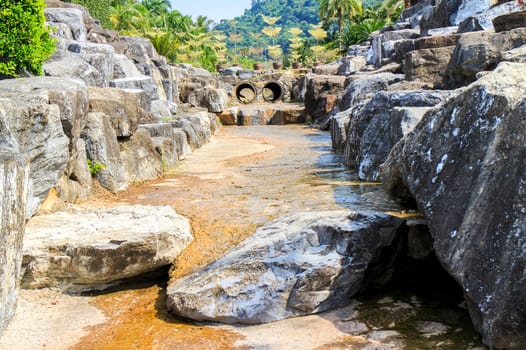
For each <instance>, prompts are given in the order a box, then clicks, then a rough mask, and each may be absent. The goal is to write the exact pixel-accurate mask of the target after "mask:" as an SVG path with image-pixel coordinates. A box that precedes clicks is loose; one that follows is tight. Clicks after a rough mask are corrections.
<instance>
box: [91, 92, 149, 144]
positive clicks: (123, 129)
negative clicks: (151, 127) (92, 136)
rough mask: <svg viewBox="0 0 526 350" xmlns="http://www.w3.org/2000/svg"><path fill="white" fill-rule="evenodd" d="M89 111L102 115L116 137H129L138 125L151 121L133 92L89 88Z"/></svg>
mask: <svg viewBox="0 0 526 350" xmlns="http://www.w3.org/2000/svg"><path fill="white" fill-rule="evenodd" d="M89 111H90V112H91V113H104V114H105V115H107V116H108V117H109V118H110V122H111V125H112V127H113V129H114V130H115V132H116V135H117V136H118V137H130V136H131V135H133V133H134V132H135V131H136V130H137V125H138V124H139V123H144V122H148V121H150V120H151V118H152V117H151V115H150V114H149V113H148V112H147V111H145V110H144V109H143V108H142V107H141V104H140V101H139V100H138V98H137V95H136V94H135V93H133V92H129V91H126V90H122V89H117V88H105V89H102V88H96V87H90V88H89Z"/></svg>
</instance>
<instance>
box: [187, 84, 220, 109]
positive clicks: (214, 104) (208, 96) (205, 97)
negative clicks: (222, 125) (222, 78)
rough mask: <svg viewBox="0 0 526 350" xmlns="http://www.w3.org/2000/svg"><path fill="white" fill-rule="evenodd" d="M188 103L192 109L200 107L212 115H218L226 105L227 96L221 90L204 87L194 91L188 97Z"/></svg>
mask: <svg viewBox="0 0 526 350" xmlns="http://www.w3.org/2000/svg"><path fill="white" fill-rule="evenodd" d="M187 101H188V103H190V104H191V105H192V106H193V107H202V108H206V109H208V111H209V112H212V113H220V112H222V111H224V110H225V108H226V105H227V103H228V95H227V93H226V91H225V90H223V89H216V88H214V87H212V86H205V87H204V88H202V89H195V90H193V91H192V92H191V93H190V94H189V95H188V100H187Z"/></svg>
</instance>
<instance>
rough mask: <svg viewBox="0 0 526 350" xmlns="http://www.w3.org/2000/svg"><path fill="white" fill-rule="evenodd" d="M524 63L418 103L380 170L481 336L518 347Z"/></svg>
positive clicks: (523, 309)
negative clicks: (426, 108) (429, 106)
mask: <svg viewBox="0 0 526 350" xmlns="http://www.w3.org/2000/svg"><path fill="white" fill-rule="evenodd" d="M525 77H526V65H525V64H519V63H508V62H503V63H501V64H500V65H499V66H498V67H497V68H496V69H495V71H494V72H492V73H489V74H487V75H485V76H484V77H482V78H480V79H479V80H478V81H476V82H475V83H473V84H471V85H469V86H467V87H466V88H463V89H461V90H459V91H458V92H456V93H455V94H454V95H453V96H452V97H451V98H450V99H448V100H447V101H445V102H444V103H443V104H441V105H440V107H437V108H435V109H433V111H432V112H428V113H427V114H426V115H425V117H424V119H423V120H422V121H421V123H420V124H419V125H418V127H417V128H416V129H415V130H414V131H413V132H412V133H411V134H410V135H409V136H408V137H407V138H405V139H404V140H403V141H401V142H400V143H398V144H397V145H396V146H395V148H394V149H393V150H392V151H391V154H390V155H389V158H388V159H387V161H386V162H385V163H384V165H383V166H382V174H381V178H382V180H383V181H384V183H385V184H386V186H387V188H388V189H389V190H390V191H391V193H393V194H394V195H395V196H398V197H400V198H405V199H406V200H410V201H416V203H417V204H418V207H419V208H420V209H421V210H422V212H423V213H424V215H425V218H426V221H427V223H428V225H429V229H430V232H431V235H432V236H433V240H434V248H435V252H436V255H437V258H438V259H439V261H440V262H441V264H442V266H443V267H444V268H445V269H446V271H448V272H449V274H451V276H453V277H454V278H455V279H456V280H457V281H458V283H459V284H460V285H461V286H462V289H463V291H464V296H465V299H466V301H467V307H468V310H469V312H470V315H471V318H472V320H473V323H474V324H475V327H476V329H477V330H478V331H479V332H480V333H481V334H482V336H483V341H484V342H485V343H486V344H487V345H489V346H490V347H493V348H494V349H512V350H519V349H524V348H525V347H526V333H524V329H525V327H526V294H525V292H524V285H525V283H526V270H525V269H524V266H525V263H526V250H525V249H524V245H525V244H526V241H525V237H526V235H525V232H526V202H525V198H526V167H525V165H526V158H525V155H526V136H525V135H526V120H525V118H524V116H525V115H526V100H525V98H524V96H525V95H526V79H525Z"/></svg>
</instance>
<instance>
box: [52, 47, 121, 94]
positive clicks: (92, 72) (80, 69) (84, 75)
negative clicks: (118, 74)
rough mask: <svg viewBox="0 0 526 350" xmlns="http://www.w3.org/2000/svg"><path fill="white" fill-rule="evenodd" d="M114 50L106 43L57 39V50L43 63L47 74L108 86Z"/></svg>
mask: <svg viewBox="0 0 526 350" xmlns="http://www.w3.org/2000/svg"><path fill="white" fill-rule="evenodd" d="M114 55H115V51H114V49H113V47H111V46H110V45H107V44H95V43H90V42H81V41H75V40H66V39H58V44H57V51H56V52H55V54H54V55H53V56H52V57H51V58H50V59H48V60H47V61H46V62H45V63H44V65H43V67H42V68H43V70H44V73H45V74H46V75H48V76H55V77H63V78H77V79H81V80H83V81H84V82H85V83H86V85H89V86H98V87H108V86H109V85H110V80H111V79H112V77H113V62H114Z"/></svg>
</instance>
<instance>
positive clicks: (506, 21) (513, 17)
mask: <svg viewBox="0 0 526 350" xmlns="http://www.w3.org/2000/svg"><path fill="white" fill-rule="evenodd" d="M493 27H494V28H495V32H497V33H498V32H505V31H508V30H512V29H515V28H522V27H526V11H517V12H512V13H509V14H505V15H501V16H498V17H495V18H493Z"/></svg>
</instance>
